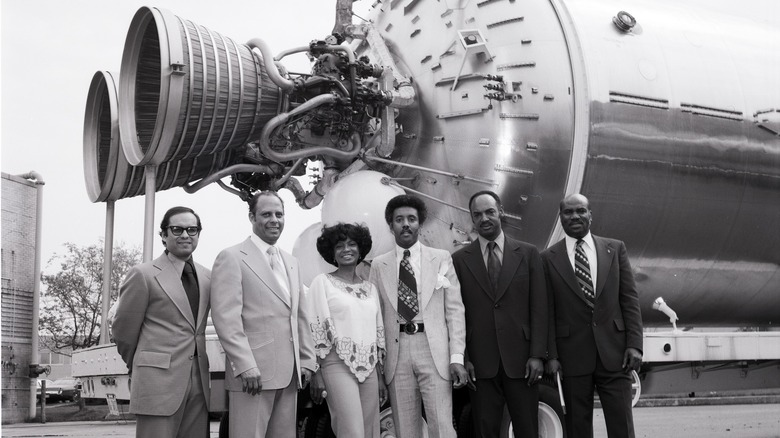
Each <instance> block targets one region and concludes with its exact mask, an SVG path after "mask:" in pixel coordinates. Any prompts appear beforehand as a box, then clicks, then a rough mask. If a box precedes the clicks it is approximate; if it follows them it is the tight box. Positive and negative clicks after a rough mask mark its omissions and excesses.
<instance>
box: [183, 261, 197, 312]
mask: <svg viewBox="0 0 780 438" xmlns="http://www.w3.org/2000/svg"><path fill="white" fill-rule="evenodd" d="M181 285H182V286H184V292H187V299H188V300H189V302H190V308H191V309H192V317H193V318H194V319H196V320H197V318H198V300H199V299H200V291H199V290H198V277H196V276H195V266H193V264H192V259H189V260H187V261H186V262H184V270H182V271H181ZM197 323H198V321H195V324H197Z"/></svg>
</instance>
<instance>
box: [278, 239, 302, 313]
mask: <svg viewBox="0 0 780 438" xmlns="http://www.w3.org/2000/svg"><path fill="white" fill-rule="evenodd" d="M279 254H281V256H282V259H283V260H284V267H285V269H286V272H287V281H288V282H289V283H290V300H291V303H290V304H291V305H292V307H295V306H297V305H298V299H299V297H298V262H297V261H296V260H295V258H294V257H293V256H291V255H290V254H287V253H286V252H285V251H279ZM293 291H294V292H293Z"/></svg>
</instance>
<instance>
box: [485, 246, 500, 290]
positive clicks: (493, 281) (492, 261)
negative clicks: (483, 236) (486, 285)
mask: <svg viewBox="0 0 780 438" xmlns="http://www.w3.org/2000/svg"><path fill="white" fill-rule="evenodd" d="M487 247H488V259H487V270H488V278H490V285H491V286H492V287H493V292H496V289H497V288H498V274H499V273H500V272H501V260H499V258H498V254H497V253H496V249H497V248H498V245H497V244H496V242H493V241H490V242H488V244H487Z"/></svg>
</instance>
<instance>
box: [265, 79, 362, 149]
mask: <svg viewBox="0 0 780 438" xmlns="http://www.w3.org/2000/svg"><path fill="white" fill-rule="evenodd" d="M337 100H338V97H336V96H334V95H332V94H323V95H320V96H317V97H315V98H313V99H311V100H309V101H307V102H305V103H303V104H301V105H300V106H299V107H297V108H295V109H293V110H292V111H290V112H289V113H282V114H279V115H278V116H276V117H274V118H273V119H271V120H270V121H269V122H268V123H266V124H265V126H263V132H262V133H261V134H260V150H261V151H262V152H263V154H264V155H265V156H266V157H268V158H270V159H272V160H275V161H290V160H297V159H299V158H305V157H310V156H312V155H319V154H322V155H327V156H331V157H335V158H338V159H342V160H349V159H352V158H355V157H356V156H357V154H358V153H359V152H360V148H361V147H362V144H361V141H360V135H359V134H358V133H354V134H352V136H350V143H352V148H351V149H350V150H348V151H339V150H336V149H333V148H329V147H325V146H319V147H313V148H308V149H302V150H299V151H294V152H276V151H274V150H273V149H271V144H270V143H271V133H272V132H273V130H274V129H276V128H278V127H279V126H281V125H282V124H284V123H285V122H287V120H288V119H289V118H290V116H294V115H297V114H299V113H302V112H305V111H309V110H311V109H313V108H316V107H318V106H320V105H324V104H330V103H335V102H336V101H337Z"/></svg>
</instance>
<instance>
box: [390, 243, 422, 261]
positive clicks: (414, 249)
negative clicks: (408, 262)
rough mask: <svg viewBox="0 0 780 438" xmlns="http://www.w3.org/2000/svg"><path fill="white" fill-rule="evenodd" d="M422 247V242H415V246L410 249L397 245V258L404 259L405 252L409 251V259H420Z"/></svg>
mask: <svg viewBox="0 0 780 438" xmlns="http://www.w3.org/2000/svg"><path fill="white" fill-rule="evenodd" d="M421 248H422V245H421V244H420V241H419V240H418V241H417V242H414V245H412V246H410V247H409V248H401V247H400V246H399V245H398V244H397V243H396V244H395V256H396V258H398V259H402V258H403V257H404V251H405V250H406V249H408V250H409V257H418V256H419V255H420V251H422V249H421Z"/></svg>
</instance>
